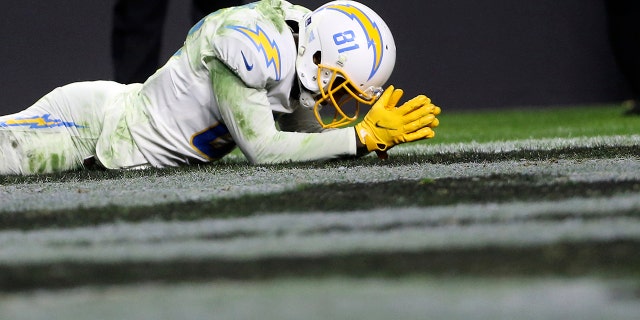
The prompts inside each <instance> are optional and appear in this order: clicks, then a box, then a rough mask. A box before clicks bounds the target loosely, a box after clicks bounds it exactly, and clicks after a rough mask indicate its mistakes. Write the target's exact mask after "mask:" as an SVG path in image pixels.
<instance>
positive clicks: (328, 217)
mask: <svg viewBox="0 0 640 320" xmlns="http://www.w3.org/2000/svg"><path fill="white" fill-rule="evenodd" d="M638 210H640V195H639V194H629V195H622V196H615V197H610V198H596V199H584V198H576V199H568V200H563V201H555V202H516V203H505V204H482V205H480V204H467V205H453V206H437V207H430V208H406V209H390V210H385V209H378V210H372V211H366V212H364V211H358V212H347V213H300V214H271V215H264V216H255V217H248V218H239V219H227V220H211V219H207V220H200V221H197V222H145V223H116V224H109V225H104V226H98V227H83V228H75V229H48V230H35V231H28V232H17V231H4V232H0V248H2V250H0V263H3V264H9V265H10V264H14V263H18V264H23V263H31V262H35V263H39V262H40V263H41V262H56V261H93V262H99V261H102V262H117V261H156V260H158V261H167V260H175V259H185V258H186V259H190V258H193V259H199V258H203V257H207V258H221V259H229V258H230V259H254V258H260V257H274V256H306V255H326V254H335V253H349V252H389V251H394V252H402V251H406V250H409V251H412V250H432V249H437V250H441V249H452V248H473V247H483V246H502V247H513V246H515V247H518V246H530V245H539V244H545V243H547V244H548V243H555V242H560V241H567V242H579V241H609V240H617V239H633V240H640V221H638V220H637V219H634V218H626V217H615V216H614V217H611V216H610V215H611V213H615V212H627V211H636V212H637V211H638ZM566 213H571V214H574V216H573V217H571V218H566V217H565V219H564V220H562V221H556V220H554V219H553V217H554V216H556V215H563V214H566ZM539 217H542V218H551V220H550V221H545V219H542V220H539V219H538V218H539ZM563 217H564V216H563ZM586 217H591V218H589V219H585V218H586ZM593 217H595V218H593ZM458 221H468V222H469V223H465V224H458V223H457V222H458ZM234 233H238V234H239V236H236V237H229V238H227V236H228V235H233V234H234ZM245 235H248V236H245Z"/></svg>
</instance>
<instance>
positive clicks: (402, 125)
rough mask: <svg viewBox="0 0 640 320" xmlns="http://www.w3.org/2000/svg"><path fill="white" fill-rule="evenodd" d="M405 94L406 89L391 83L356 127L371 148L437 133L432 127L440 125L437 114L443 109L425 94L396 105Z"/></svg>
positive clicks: (374, 149) (359, 136) (390, 145)
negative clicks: (395, 87) (403, 89)
mask: <svg viewBox="0 0 640 320" xmlns="http://www.w3.org/2000/svg"><path fill="white" fill-rule="evenodd" d="M403 93H404V92H403V91H402V89H394V87H393V86H389V87H388V88H387V89H386V90H385V91H384V93H383V94H382V96H381V97H380V98H379V99H378V101H376V103H375V104H374V105H373V107H371V110H369V112H368V113H367V115H366V116H365V117H364V120H362V122H360V123H358V124H357V125H356V126H355V129H356V134H357V135H358V138H359V139H360V142H362V144H364V145H366V146H367V150H369V151H386V150H387V149H389V148H391V147H393V146H395V145H397V144H401V143H404V142H411V141H416V140H420V139H429V138H433V137H434V136H435V132H434V131H433V129H432V128H435V127H437V126H438V124H439V121H438V119H437V118H436V115H438V114H439V113H440V108H439V107H436V106H435V105H433V104H432V103H431V99H429V98H427V97H426V96H424V95H419V96H416V97H415V98H413V99H411V100H409V101H407V102H405V103H404V104H403V105H401V106H400V107H396V104H398V101H400V98H402V94H403Z"/></svg>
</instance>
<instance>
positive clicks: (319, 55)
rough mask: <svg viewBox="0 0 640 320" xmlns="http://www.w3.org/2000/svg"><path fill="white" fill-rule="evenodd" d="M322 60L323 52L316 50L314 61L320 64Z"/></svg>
mask: <svg viewBox="0 0 640 320" xmlns="http://www.w3.org/2000/svg"><path fill="white" fill-rule="evenodd" d="M321 61H322V52H320V51H316V52H315V53H314V54H313V63H315V64H316V66H317V65H319V64H320V62H321Z"/></svg>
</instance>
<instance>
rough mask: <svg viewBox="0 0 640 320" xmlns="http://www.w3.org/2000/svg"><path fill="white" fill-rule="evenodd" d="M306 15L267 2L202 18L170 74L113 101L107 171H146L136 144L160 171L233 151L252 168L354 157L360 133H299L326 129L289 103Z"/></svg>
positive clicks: (167, 68)
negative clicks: (297, 25) (297, 35)
mask: <svg viewBox="0 0 640 320" xmlns="http://www.w3.org/2000/svg"><path fill="white" fill-rule="evenodd" d="M307 12H308V10H307V9H306V8H303V7H300V6H296V5H292V4H290V3H288V2H286V1H280V0H263V1H259V2H256V3H252V4H248V5H245V6H241V7H234V8H229V9H223V10H220V11H217V12H214V13H212V14H210V15H208V16H207V17H205V18H204V19H202V20H201V21H200V22H199V23H197V24H196V25H195V26H193V28H192V29H191V30H190V31H189V34H188V36H187V38H186V40H185V42H184V45H183V46H182V47H181V48H180V50H178V51H177V52H176V53H175V55H174V56H173V57H172V58H171V59H169V61H168V62H167V63H166V64H165V65H164V66H163V67H162V68H160V69H159V70H158V71H157V72H156V73H155V74H154V75H153V76H151V77H150V78H149V79H148V80H147V81H146V82H145V83H143V84H141V85H134V86H128V90H127V92H126V93H123V94H122V96H121V97H120V98H119V99H115V100H113V101H115V103H116V104H117V105H113V106H111V110H112V112H109V113H108V114H107V116H106V119H105V125H104V127H103V133H102V134H101V136H100V139H99V141H98V143H97V147H96V153H97V157H98V159H99V160H100V161H101V163H102V164H103V165H105V166H106V167H107V168H120V167H131V166H136V165H140V163H135V162H140V159H141V157H140V156H139V154H138V153H137V152H131V146H132V145H135V146H136V147H137V149H138V150H139V153H140V154H141V155H142V156H143V157H144V159H146V161H147V162H148V164H150V165H151V166H154V167H166V166H177V165H182V164H190V163H201V162H209V161H212V160H215V159H219V158H221V157H223V156H224V155H226V154H228V153H229V152H230V151H231V150H232V149H233V148H234V147H235V146H238V147H239V148H240V149H241V151H242V152H243V154H244V155H245V156H246V157H247V158H248V159H249V161H251V162H252V163H276V162H285V161H305V160H319V159H329V158H335V157H341V156H347V155H355V153H356V141H355V139H356V138H355V133H354V132H353V129H352V128H343V129H336V130H331V131H324V132H321V133H320V132H315V133H308V132H304V133H303V132H293V131H309V124H310V123H311V122H313V123H314V125H313V126H311V127H312V128H319V126H317V123H316V120H315V118H314V116H313V114H312V111H310V110H307V109H304V108H302V107H299V103H298V101H297V97H291V90H292V88H293V87H294V86H297V85H298V84H297V83H296V77H295V74H296V72H295V61H296V55H297V50H296V44H295V41H294V36H293V34H292V31H291V29H290V28H289V27H288V26H287V24H286V21H289V20H290V21H296V22H299V21H300V20H301V19H302V16H303V15H304V14H305V13H307ZM279 114H285V115H287V114H293V115H295V117H292V118H295V119H296V123H297V127H296V126H294V127H293V128H289V129H288V130H287V131H284V130H278V128H277V126H276V121H275V120H274V115H279ZM125 128H126V129H125ZM318 131H319V130H318ZM132 142H133V143H132Z"/></svg>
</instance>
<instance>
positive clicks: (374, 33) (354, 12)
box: [325, 4, 384, 80]
mask: <svg viewBox="0 0 640 320" xmlns="http://www.w3.org/2000/svg"><path fill="white" fill-rule="evenodd" d="M325 9H328V10H336V11H338V12H341V13H343V14H345V15H346V16H347V17H349V18H351V20H355V21H357V22H358V23H359V24H360V26H361V27H362V31H364V33H365V35H366V36H367V46H368V47H369V49H373V66H372V67H371V73H370V74H369V79H368V80H370V79H371V78H373V76H374V75H375V74H376V72H377V71H378V69H380V65H381V64H382V55H383V54H384V50H383V48H384V45H383V43H382V32H380V28H378V25H377V24H376V23H375V22H373V21H372V20H371V18H369V16H367V14H366V13H364V12H362V10H360V9H359V8H357V7H355V6H353V5H350V4H333V5H328V6H326V7H325Z"/></svg>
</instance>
